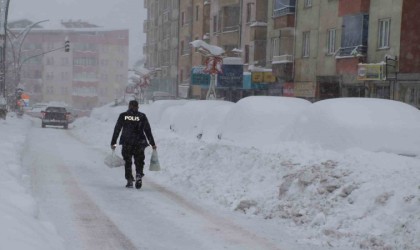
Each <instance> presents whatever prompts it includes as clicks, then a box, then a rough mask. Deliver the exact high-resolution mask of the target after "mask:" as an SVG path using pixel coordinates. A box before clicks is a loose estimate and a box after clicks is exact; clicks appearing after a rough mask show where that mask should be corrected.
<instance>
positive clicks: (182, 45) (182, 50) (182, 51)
mask: <svg viewBox="0 0 420 250" xmlns="http://www.w3.org/2000/svg"><path fill="white" fill-rule="evenodd" d="M180 51H181V55H183V54H184V41H181V49H180Z"/></svg>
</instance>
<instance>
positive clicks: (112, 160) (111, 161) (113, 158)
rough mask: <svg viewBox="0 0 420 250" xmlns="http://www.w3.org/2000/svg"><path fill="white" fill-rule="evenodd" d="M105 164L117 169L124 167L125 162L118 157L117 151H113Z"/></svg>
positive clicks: (106, 158)
mask: <svg viewBox="0 0 420 250" xmlns="http://www.w3.org/2000/svg"><path fill="white" fill-rule="evenodd" d="M104 163H105V164H106V165H107V166H108V167H110V168H117V167H121V166H124V164H125V161H124V159H123V158H121V157H120V156H118V155H116V154H115V151H114V150H113V151H112V153H111V154H109V155H107V156H106V157H105V160H104Z"/></svg>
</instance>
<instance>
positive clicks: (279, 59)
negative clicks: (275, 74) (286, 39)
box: [272, 55, 293, 64]
mask: <svg viewBox="0 0 420 250" xmlns="http://www.w3.org/2000/svg"><path fill="white" fill-rule="evenodd" d="M291 62H293V55H281V56H273V61H272V64H281V63H291Z"/></svg>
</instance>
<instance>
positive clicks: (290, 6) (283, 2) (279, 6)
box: [273, 0, 296, 17]
mask: <svg viewBox="0 0 420 250" xmlns="http://www.w3.org/2000/svg"><path fill="white" fill-rule="evenodd" d="M295 6H296V0H274V6H273V17H279V16H284V15H287V14H293V13H294V12H295Z"/></svg>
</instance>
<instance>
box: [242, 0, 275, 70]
mask: <svg viewBox="0 0 420 250" xmlns="http://www.w3.org/2000/svg"><path fill="white" fill-rule="evenodd" d="M267 3H268V1H267V0H260V1H256V0H244V1H242V5H241V12H242V15H241V42H240V44H241V46H240V49H241V52H242V53H241V57H242V61H243V63H244V66H245V67H244V70H249V69H252V68H254V67H266V44H267Z"/></svg>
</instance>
